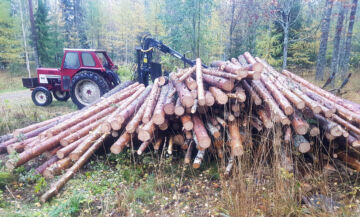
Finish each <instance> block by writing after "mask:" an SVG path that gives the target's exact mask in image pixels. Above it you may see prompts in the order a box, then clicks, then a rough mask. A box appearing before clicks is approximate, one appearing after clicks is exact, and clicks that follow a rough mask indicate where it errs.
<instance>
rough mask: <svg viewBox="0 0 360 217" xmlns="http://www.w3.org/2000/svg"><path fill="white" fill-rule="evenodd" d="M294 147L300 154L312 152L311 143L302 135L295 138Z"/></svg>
mask: <svg viewBox="0 0 360 217" xmlns="http://www.w3.org/2000/svg"><path fill="white" fill-rule="evenodd" d="M294 146H295V147H296V148H297V149H298V150H299V152H300V153H307V152H309V151H310V149H311V147H310V143H309V141H308V140H306V139H305V137H304V136H302V135H295V136H294Z"/></svg>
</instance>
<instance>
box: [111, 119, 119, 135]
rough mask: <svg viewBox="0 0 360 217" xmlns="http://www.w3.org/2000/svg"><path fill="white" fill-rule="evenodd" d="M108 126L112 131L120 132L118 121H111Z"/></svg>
mask: <svg viewBox="0 0 360 217" xmlns="http://www.w3.org/2000/svg"><path fill="white" fill-rule="evenodd" d="M110 124H111V129H113V130H120V129H121V123H120V122H119V121H118V120H112V121H111V122H110ZM109 132H110V131H109Z"/></svg>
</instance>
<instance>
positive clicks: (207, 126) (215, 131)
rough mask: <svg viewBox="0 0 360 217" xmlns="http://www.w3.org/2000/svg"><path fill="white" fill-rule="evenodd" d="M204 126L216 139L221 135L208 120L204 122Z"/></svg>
mask: <svg viewBox="0 0 360 217" xmlns="http://www.w3.org/2000/svg"><path fill="white" fill-rule="evenodd" d="M206 128H207V129H208V130H209V132H210V133H211V135H212V136H213V137H214V138H215V139H218V138H220V136H221V133H220V131H219V129H218V128H216V127H215V126H214V125H212V124H211V123H210V121H207V122H206Z"/></svg>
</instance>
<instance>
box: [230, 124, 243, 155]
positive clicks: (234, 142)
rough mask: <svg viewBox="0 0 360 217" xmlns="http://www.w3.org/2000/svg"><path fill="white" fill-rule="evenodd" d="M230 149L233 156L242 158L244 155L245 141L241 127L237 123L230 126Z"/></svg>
mask: <svg viewBox="0 0 360 217" xmlns="http://www.w3.org/2000/svg"><path fill="white" fill-rule="evenodd" d="M228 127H229V133H230V147H231V155H232V156H241V155H243V154H244V147H243V139H242V137H241V135H240V130H239V126H238V125H237V123H235V122H231V123H230V124H229V126H228Z"/></svg>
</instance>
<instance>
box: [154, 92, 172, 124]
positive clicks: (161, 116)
mask: <svg viewBox="0 0 360 217" xmlns="http://www.w3.org/2000/svg"><path fill="white" fill-rule="evenodd" d="M167 92H168V86H163V87H162V88H161V91H160V96H159V100H158V102H157V104H156V106H155V109H154V114H153V117H152V120H153V122H154V124H156V125H161V124H162V123H164V122H165V112H164V109H163V108H164V104H165V100H166V95H167Z"/></svg>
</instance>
